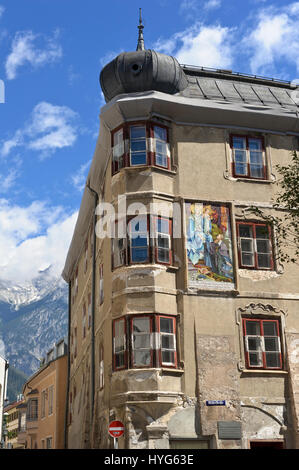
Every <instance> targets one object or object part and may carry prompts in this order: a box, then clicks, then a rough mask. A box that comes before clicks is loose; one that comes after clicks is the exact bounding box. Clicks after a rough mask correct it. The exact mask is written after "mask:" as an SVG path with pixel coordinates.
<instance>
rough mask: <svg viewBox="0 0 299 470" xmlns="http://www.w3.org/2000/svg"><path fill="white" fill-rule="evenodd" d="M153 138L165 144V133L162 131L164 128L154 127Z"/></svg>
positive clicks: (164, 130)
mask: <svg viewBox="0 0 299 470" xmlns="http://www.w3.org/2000/svg"><path fill="white" fill-rule="evenodd" d="M154 137H155V139H160V140H164V141H165V142H166V140H167V131H166V129H164V127H158V126H155V127H154Z"/></svg>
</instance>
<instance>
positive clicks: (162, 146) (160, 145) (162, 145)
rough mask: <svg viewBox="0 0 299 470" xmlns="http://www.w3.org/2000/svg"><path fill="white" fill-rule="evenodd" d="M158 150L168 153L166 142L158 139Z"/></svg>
mask: <svg viewBox="0 0 299 470" xmlns="http://www.w3.org/2000/svg"><path fill="white" fill-rule="evenodd" d="M156 152H157V153H160V154H162V155H166V143H165V142H159V141H156Z"/></svg>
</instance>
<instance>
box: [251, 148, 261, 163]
mask: <svg viewBox="0 0 299 470" xmlns="http://www.w3.org/2000/svg"><path fill="white" fill-rule="evenodd" d="M250 163H251V164H259V165H263V154H262V152H256V151H251V152H250Z"/></svg>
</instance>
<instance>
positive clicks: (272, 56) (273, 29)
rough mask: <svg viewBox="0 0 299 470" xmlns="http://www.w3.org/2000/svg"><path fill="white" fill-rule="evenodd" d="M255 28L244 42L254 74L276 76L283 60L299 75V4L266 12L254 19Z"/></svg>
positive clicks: (262, 11) (246, 36)
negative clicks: (277, 67) (275, 71)
mask: <svg viewBox="0 0 299 470" xmlns="http://www.w3.org/2000/svg"><path fill="white" fill-rule="evenodd" d="M255 23H256V26H255V28H254V29H252V30H251V31H250V32H249V33H248V34H247V35H245V37H244V38H243V40H242V44H243V45H244V47H245V48H246V49H247V52H248V54H249V55H250V56H251V57H250V62H249V63H250V69H251V72H252V73H259V74H266V73H269V71H270V73H273V69H274V68H275V64H277V63H278V62H279V61H281V60H283V61H284V62H285V63H289V64H293V65H295V66H296V68H297V71H298V72H299V37H298V31H299V2H296V3H292V4H290V5H288V6H287V7H283V8H281V9H277V8H273V7H271V8H267V9H263V10H261V11H260V12H259V13H258V14H257V15H256V17H255Z"/></svg>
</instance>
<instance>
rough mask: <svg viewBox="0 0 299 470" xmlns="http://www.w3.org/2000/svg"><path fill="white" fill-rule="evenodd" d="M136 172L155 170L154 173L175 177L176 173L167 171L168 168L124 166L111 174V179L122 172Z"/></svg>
mask: <svg viewBox="0 0 299 470" xmlns="http://www.w3.org/2000/svg"><path fill="white" fill-rule="evenodd" d="M138 170H155V171H158V172H162V173H167V174H170V175H176V174H177V172H176V171H175V170H169V169H168V168H163V167H162V166H156V165H135V166H124V167H123V168H121V169H120V170H119V171H117V172H115V173H113V174H112V177H113V176H116V175H118V174H119V173H121V172H123V171H138Z"/></svg>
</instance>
